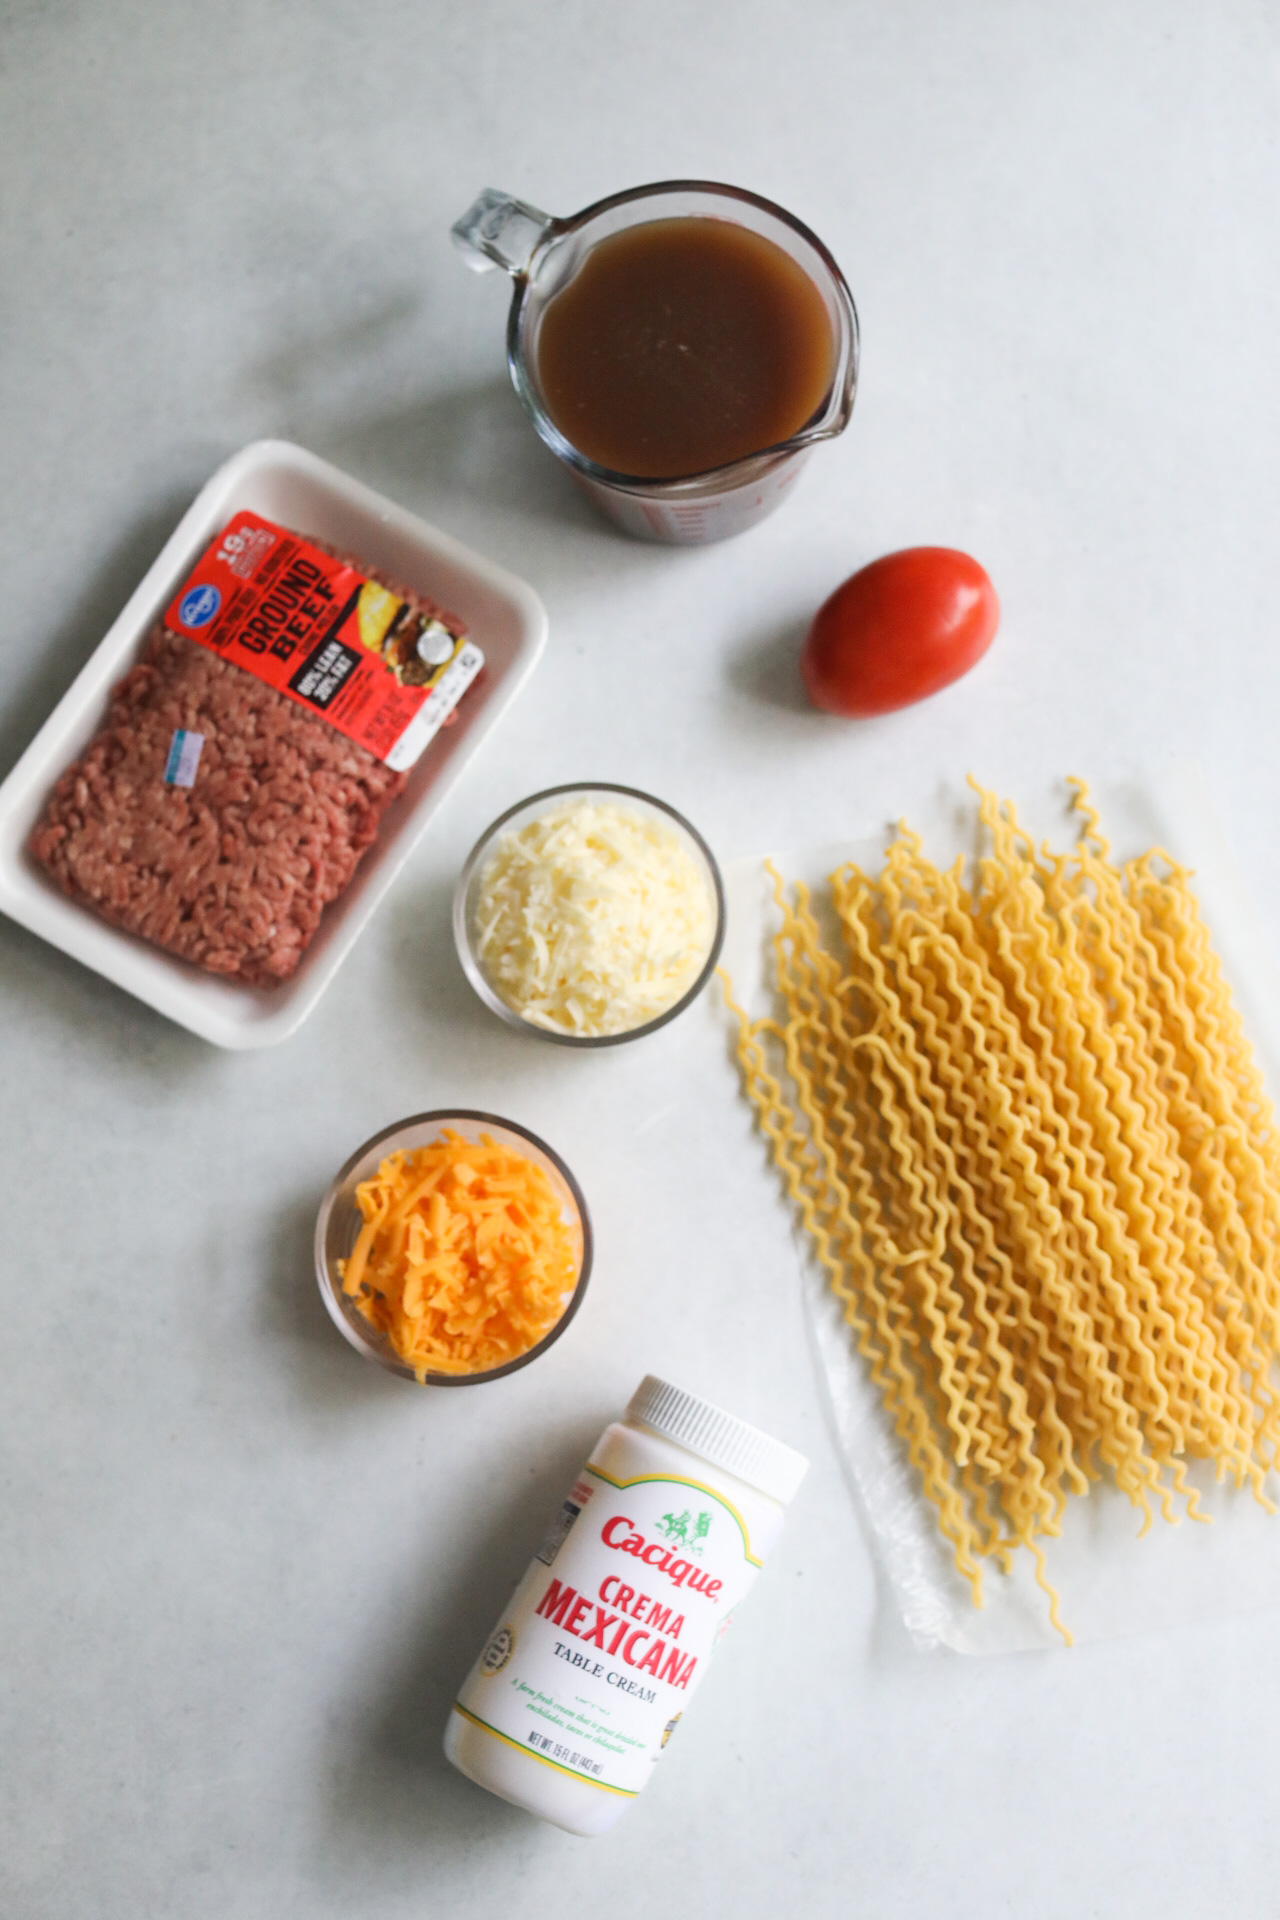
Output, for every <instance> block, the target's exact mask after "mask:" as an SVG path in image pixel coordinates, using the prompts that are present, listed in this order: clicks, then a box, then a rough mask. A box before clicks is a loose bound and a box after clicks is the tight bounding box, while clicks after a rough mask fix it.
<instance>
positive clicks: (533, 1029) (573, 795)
mask: <svg viewBox="0 0 1280 1920" xmlns="http://www.w3.org/2000/svg"><path fill="white" fill-rule="evenodd" d="M566 799H575V800H587V801H593V800H601V801H605V802H616V801H618V800H623V801H625V802H626V805H627V810H628V811H629V812H632V813H640V814H646V813H647V814H651V815H653V816H654V817H655V818H657V819H659V820H661V822H662V823H663V825H664V826H674V827H675V829H676V831H677V833H678V834H679V835H680V837H681V839H682V840H683V841H684V843H685V845H686V847H687V848H688V850H689V852H690V853H691V854H692V856H693V859H694V862H695V864H696V865H697V866H698V867H699V868H700V870H701V872H702V875H703V878H704V879H705V881H706V883H707V890H708V892H709V893H710V894H711V896H712V899H713V900H714V902H715V932H714V933H713V935H712V938H711V947H710V950H709V951H708V954H707V957H706V960H705V961H704V963H703V965H702V968H701V971H700V972H699V974H698V977H697V979H696V980H695V981H694V982H693V984H692V986H691V987H689V988H688V989H687V991H686V992H684V993H683V994H681V996H680V998H679V999H678V1000H676V1001H675V1002H673V1004H672V1005H671V1006H669V1007H668V1008H667V1009H666V1010H665V1012H663V1013H660V1014H657V1015H656V1016H655V1018H654V1019H652V1020H646V1021H645V1022H644V1023H643V1025H641V1026H638V1027H626V1028H624V1029H623V1031H622V1032H621V1033H556V1032H554V1031H553V1030H552V1029H551V1028H549V1027H540V1026H538V1025H536V1024H535V1022H534V1021H532V1020H526V1019H525V1018H524V1016H523V1015H522V1014H519V1013H517V1012H516V1010H515V1008H514V1007H509V1006H508V1005H507V1003H506V1001H505V1000H504V999H503V998H502V996H501V994H500V993H498V992H497V990H496V989H495V988H494V986H493V985H492V984H491V982H490V980H489V977H488V975H487V974H486V973H485V970H484V967H483V966H482V964H481V961H480V956H479V953H478V951H477V949H476V941H475V917H476V908H477V905H478V902H479V895H480V878H481V875H482V873H483V871H484V866H485V862H486V861H487V859H488V857H489V854H490V852H491V851H492V848H493V844H494V842H495V840H496V839H497V838H498V836H499V834H502V833H505V832H507V831H518V830H519V828H521V827H523V826H526V825H527V824H528V823H529V821H530V820H536V819H537V818H538V816H539V815H540V814H543V813H546V812H547V811H548V810H549V809H550V807H551V806H553V805H554V804H556V803H557V802H559V801H562V800H566ZM724 918H725V914H724V883H723V881H722V880H721V878H720V869H719V867H718V866H717V865H716V858H715V855H714V854H713V853H712V851H711V849H710V847H709V846H708V845H707V843H706V841H705V840H704V839H703V837H702V835H701V834H700V833H699V832H698V830H697V828H696V827H694V826H691V825H690V823H689V821H687V820H686V819H685V817H684V815H683V814H682V813H677V812H676V810H675V808H674V807H669V806H668V805H667V803H666V801H665V800H657V799H655V798H654V796H653V795H652V794H651V793H641V792H640V790H639V788H638V787H619V786H615V785H613V784H612V783H611V782H609V781H607V780H596V781H592V782H590V783H589V784H581V783H578V782H572V781H571V782H570V783H569V784H568V785H567V786H563V787H547V788H545V789H544V790H543V792H541V793H534V794H530V796H529V798H528V799H527V800H521V801H519V802H518V803H517V805H516V806H514V807H508V808H507V811H506V812H505V813H500V814H499V815H498V818H497V819H496V820H495V821H494V822H493V825H492V826H491V827H489V828H488V829H487V830H486V831H485V832H484V833H483V834H481V836H480V838H479V839H478V840H477V841H476V844H475V846H474V847H472V849H471V852H470V853H469V854H468V855H467V859H466V862H465V864H464V866H463V869H462V872H461V873H460V874H459V875H458V884H457V887H456V888H455V890H454V895H453V938H454V942H455V944H456V946H457V949H458V958H459V960H460V961H461V962H462V970H463V972H464V973H465V974H466V976H467V978H468V980H469V981H470V982H471V984H472V986H473V987H474V988H475V990H476V992H477V993H478V994H479V996H480V998H481V999H482V1000H483V1001H484V1004H485V1005H486V1007H488V1008H489V1010H490V1011H491V1012H492V1013H496V1014H497V1016H498V1018H499V1020H505V1021H506V1023H507V1025H508V1026H509V1027H515V1028H516V1029H517V1030H518V1031H519V1032H520V1033H532V1034H535V1035H536V1036H537V1037H538V1039H539V1040H552V1041H554V1042H555V1043H556V1044H557V1045H558V1046H562V1047H616V1046H620V1045H621V1043H622V1042H623V1041H624V1040H639V1039H640V1038H641V1036H642V1035H644V1034H646V1033H656V1032H657V1030H658V1028H659V1027H665V1026H666V1024H667V1022H668V1021H669V1020H674V1019H675V1017H676V1015H677V1014H678V1013H683V1012H684V1010H685V1008H686V1007H687V1006H689V1005H691V1003H692V1002H693V1001H694V1000H696V999H697V997H698V995H699V994H700V993H701V992H702V989H703V988H704V987H705V986H706V984H707V982H708V980H709V979H710V978H711V976H712V974H713V973H714V972H715V969H716V962H717V961H718V960H719V958H720V949H721V947H722V946H723V945H724Z"/></svg>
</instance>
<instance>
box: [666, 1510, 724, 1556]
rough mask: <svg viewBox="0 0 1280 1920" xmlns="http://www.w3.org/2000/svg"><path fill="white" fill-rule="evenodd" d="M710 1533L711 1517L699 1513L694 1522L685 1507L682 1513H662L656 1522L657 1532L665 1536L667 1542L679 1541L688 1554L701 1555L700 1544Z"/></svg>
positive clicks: (707, 1514)
mask: <svg viewBox="0 0 1280 1920" xmlns="http://www.w3.org/2000/svg"><path fill="white" fill-rule="evenodd" d="M710 1531H711V1515H710V1514H709V1513H699V1515H698V1517H697V1519H696V1520H695V1519H694V1517H693V1515H692V1514H691V1513H690V1512H689V1510H688V1508H687V1507H686V1508H685V1510H684V1512H683V1513H664V1514H663V1516H662V1518H661V1520H660V1521H659V1522H658V1532H659V1533H661V1534H665V1535H666V1537H667V1539H668V1540H677V1541H679V1543H680V1545H681V1546H682V1547H686V1548H687V1549H688V1550H689V1552H690V1553H701V1552H702V1542H703V1541H704V1540H705V1539H706V1537H707V1535H708V1534H709V1533H710Z"/></svg>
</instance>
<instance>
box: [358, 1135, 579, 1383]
mask: <svg viewBox="0 0 1280 1920" xmlns="http://www.w3.org/2000/svg"><path fill="white" fill-rule="evenodd" d="M356 1203H357V1205H358V1206H359V1208H360V1212H361V1214H362V1215H363V1217H364V1225H363V1227H362V1228H361V1230H360V1234H359V1237H358V1238H357V1240H356V1244H355V1246H354V1247H353V1248H352V1250H351V1255H350V1258H349V1259H347V1260H340V1261H339V1262H338V1272H339V1274H340V1275H341V1278H342V1288H343V1292H344V1293H346V1294H347V1295H348V1296H349V1298H350V1299H351V1300H352V1301H353V1303H354V1305H355V1306H356V1307H357V1308H358V1310H359V1311H360V1313H362V1314H363V1315H364V1317H365V1319H366V1320H367V1321H368V1322H369V1323H370V1325H371V1326H373V1327H376V1328H377V1329H378V1331H379V1332H380V1333H383V1334H385V1335H386V1337H387V1339H388V1341H389V1342H390V1344H391V1346H392V1348H393V1349H394V1350H395V1352H396V1353H397V1354H398V1355H399V1357H400V1358H401V1359H402V1360H403V1361H404V1363H405V1365H406V1366H410V1367H412V1368H413V1370H414V1372H415V1374H416V1375H417V1377H418V1379H419V1380H420V1381H421V1380H425V1378H426V1376H427V1374H429V1373H487V1372H488V1371H489V1370H490V1369H491V1368H493V1367H500V1366H503V1365H505V1363H506V1362H507V1361H508V1360H515V1359H517V1358H518V1357H519V1355H520V1354H522V1353H527V1352H528V1351H529V1348H530V1347H534V1346H536V1345H537V1344H538V1342H539V1341H540V1340H541V1339H543V1338H544V1336H545V1335H546V1334H548V1333H549V1332H550V1331H551V1329H552V1327H553V1326H554V1325H555V1323H556V1321H557V1320H558V1319H559V1318H560V1316H561V1314H562V1313H563V1312H564V1310H565V1307H566V1306H567V1305H568V1303H569V1299H570V1296H571V1295H572V1293H573V1290H574V1287H575V1285H576V1283H577V1276H578V1267H579V1257H580V1249H579V1246H578V1244H577V1236H576V1235H575V1232H574V1229H573V1228H572V1227H571V1226H570V1224H569V1223H568V1221H566V1220H565V1219H564V1217H563V1214H562V1212H561V1207H560V1201H559V1198H558V1196H557V1194H556V1192H555V1190H554V1188H553V1187H552V1185H551V1182H550V1180H549V1179H548V1178H547V1175H546V1172H545V1170H544V1169H543V1168H542V1167H540V1166H538V1165H537V1164H536V1163H535V1162H534V1161H532V1160H526V1159H525V1158H524V1157H523V1155H521V1154H518V1153H513V1152H512V1151H511V1150H510V1149H509V1148H507V1147H500V1146H499V1145H498V1144H497V1143H496V1141H494V1140H493V1139H492V1138H491V1137H490V1136H489V1135H488V1134H482V1135H481V1137H480V1139H479V1140H478V1141H470V1140H464V1139H462V1138H461V1137H460V1135H458V1134H456V1133H452V1132H448V1131H446V1132H445V1134H444V1135H443V1137H442V1138H441V1139H439V1140H436V1141H433V1142H432V1144H431V1145H430V1146H428V1147H419V1148H417V1149H416V1150H414V1151H401V1152H398V1153H389V1154H388V1155H387V1157H386V1159H385V1160H384V1161H383V1162H382V1164H381V1166H380V1167H379V1168H378V1171H377V1173H375V1174H374V1175H373V1177H372V1178H371V1179H369V1180H364V1181H362V1182H361V1184H360V1185H359V1186H358V1187H357V1188H356Z"/></svg>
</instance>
